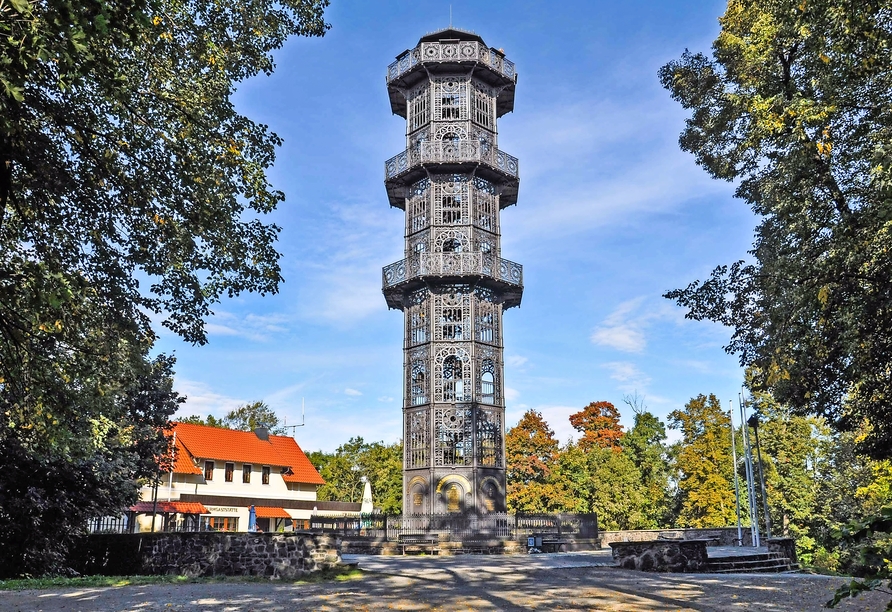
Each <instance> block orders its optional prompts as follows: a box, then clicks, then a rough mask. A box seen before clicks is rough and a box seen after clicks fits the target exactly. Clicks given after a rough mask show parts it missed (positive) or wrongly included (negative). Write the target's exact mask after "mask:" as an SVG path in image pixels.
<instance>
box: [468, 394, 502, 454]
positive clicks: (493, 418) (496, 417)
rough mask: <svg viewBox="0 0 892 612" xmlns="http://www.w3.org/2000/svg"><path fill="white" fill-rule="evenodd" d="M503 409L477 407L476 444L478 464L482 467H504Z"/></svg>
mask: <svg viewBox="0 0 892 612" xmlns="http://www.w3.org/2000/svg"><path fill="white" fill-rule="evenodd" d="M502 431H503V430H502V410H501V409H500V408H482V407H478V408H477V424H476V428H475V446H476V447H477V465H478V466H481V467H504V466H503V465H502V463H503V461H502V456H503V453H502Z"/></svg>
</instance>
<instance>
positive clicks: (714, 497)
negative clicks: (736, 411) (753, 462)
mask: <svg viewBox="0 0 892 612" xmlns="http://www.w3.org/2000/svg"><path fill="white" fill-rule="evenodd" d="M669 426H670V427H672V428H673V429H678V430H680V431H681V440H680V441H679V442H678V443H677V446H676V448H675V451H674V455H675V469H676V471H677V472H678V494H679V497H680V512H679V516H678V524H679V526H682V527H724V526H726V525H732V524H735V523H736V522H737V514H736V509H735V503H734V482H733V471H732V469H733V468H732V455H731V419H730V417H729V416H728V414H727V413H725V412H724V411H723V410H722V407H721V404H720V403H719V401H718V399H717V398H716V397H715V396H714V395H712V394H710V395H709V397H707V396H705V395H698V396H697V397H695V398H693V399H692V400H691V401H689V402H688V403H687V404H685V409H684V410H674V411H672V412H671V413H670V414H669Z"/></svg>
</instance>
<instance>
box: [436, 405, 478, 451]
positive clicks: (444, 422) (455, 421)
mask: <svg viewBox="0 0 892 612" xmlns="http://www.w3.org/2000/svg"><path fill="white" fill-rule="evenodd" d="M434 436H435V438H436V439H435V441H434V444H435V447H434V465H435V466H444V465H472V464H473V461H474V452H473V448H474V411H473V409H472V408H471V406H470V405H469V404H457V405H454V406H435V407H434Z"/></svg>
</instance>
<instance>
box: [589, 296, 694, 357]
mask: <svg viewBox="0 0 892 612" xmlns="http://www.w3.org/2000/svg"><path fill="white" fill-rule="evenodd" d="M678 311H679V309H678V308H674V307H673V306H671V305H669V304H666V303H665V302H663V301H660V302H658V303H657V304H656V305H654V304H653V303H652V302H649V301H648V300H647V299H646V298H645V297H644V296H640V297H636V298H634V299H631V300H627V301H625V302H622V303H621V304H620V305H619V306H617V307H616V308H615V309H614V311H613V312H611V313H610V314H609V315H607V317H606V318H605V319H604V321H603V322H602V323H601V325H599V326H598V327H596V328H595V330H594V331H593V332H592V335H591V337H590V338H591V341H592V342H593V343H594V344H597V345H599V346H608V347H610V348H614V349H616V350H618V351H623V352H624V353H643V352H644V350H645V349H646V348H647V337H646V335H645V330H647V328H648V327H650V326H651V325H652V324H653V323H655V322H657V321H672V322H675V323H676V324H682V323H684V318H683V317H682V316H680V315H679V312H678Z"/></svg>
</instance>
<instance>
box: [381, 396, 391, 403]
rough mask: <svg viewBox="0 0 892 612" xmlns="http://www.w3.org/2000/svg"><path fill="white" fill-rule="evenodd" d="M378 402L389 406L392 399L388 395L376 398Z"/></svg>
mask: <svg viewBox="0 0 892 612" xmlns="http://www.w3.org/2000/svg"><path fill="white" fill-rule="evenodd" d="M378 401H379V402H381V403H383V404H389V403H390V402H392V401H393V398H392V397H390V396H388V395H382V396H381V397H379V398H378Z"/></svg>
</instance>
